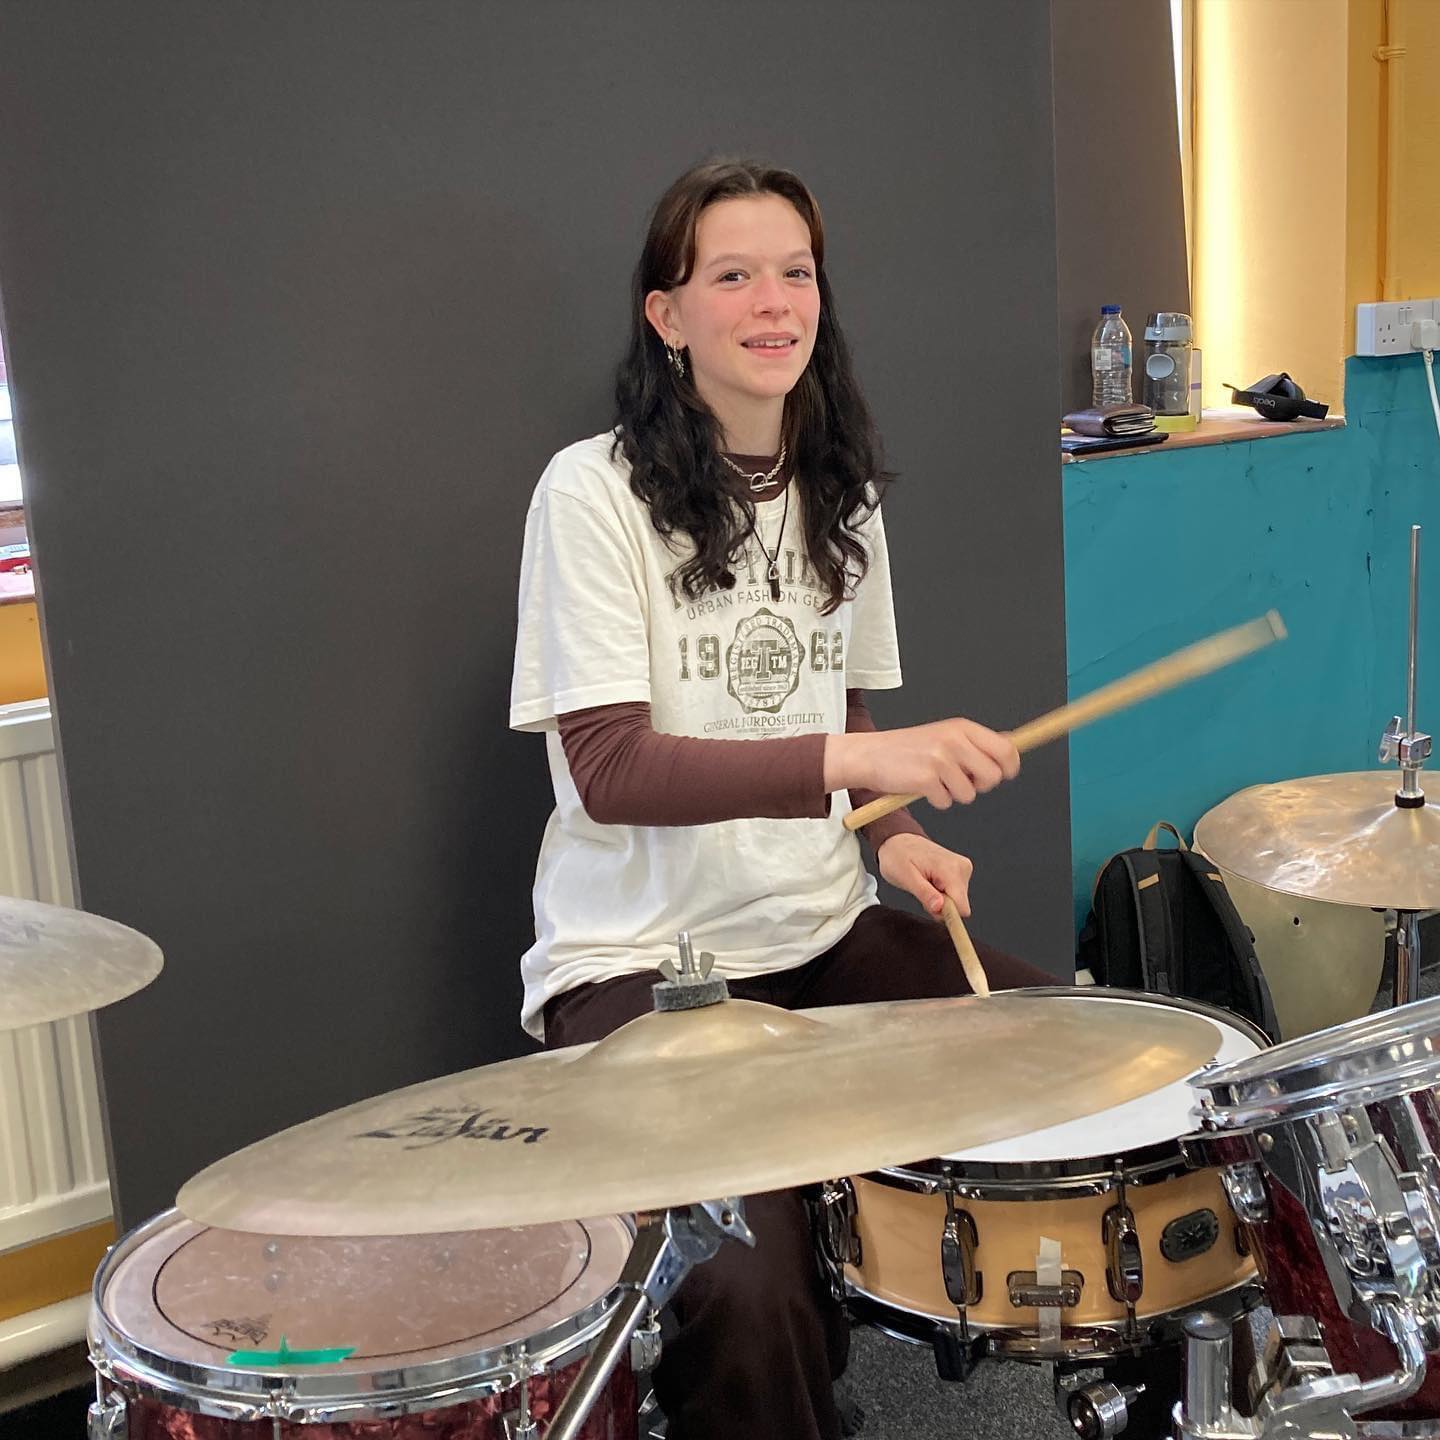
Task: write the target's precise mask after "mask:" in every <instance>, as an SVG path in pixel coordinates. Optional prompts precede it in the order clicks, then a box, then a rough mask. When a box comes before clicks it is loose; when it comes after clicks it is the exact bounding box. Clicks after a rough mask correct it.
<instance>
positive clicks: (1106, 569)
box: [1061, 356, 1440, 925]
mask: <svg viewBox="0 0 1440 1440" xmlns="http://www.w3.org/2000/svg"><path fill="white" fill-rule="evenodd" d="M1345 399H1346V417H1347V420H1348V424H1347V427H1346V428H1345V429H1343V430H1329V431H1316V432H1315V433H1313V434H1309V435H1289V436H1284V437H1279V438H1272V439H1267V440H1259V441H1252V442H1249V443H1244V444H1230V445H1212V446H1205V447H1199V448H1191V449H1184V450H1179V449H1177V450H1174V451H1168V452H1167V451H1165V450H1160V451H1157V452H1154V453H1152V454H1148V455H1133V456H1114V457H1109V458H1105V459H1096V460H1092V461H1084V462H1080V463H1075V464H1070V465H1064V466H1062V467H1061V476H1062V484H1063V490H1064V507H1065V602H1066V637H1067V645H1068V651H1069V660H1068V674H1069V690H1070V695H1071V697H1072V698H1074V697H1076V696H1079V695H1083V694H1085V693H1086V692H1087V691H1090V690H1093V689H1094V688H1095V687H1096V686H1098V685H1102V684H1104V683H1105V682H1106V681H1109V680H1114V679H1116V678H1117V677H1118V676H1120V675H1123V674H1125V673H1127V672H1128V671H1130V670H1133V669H1135V668H1136V667H1138V666H1140V665H1143V664H1146V663H1147V662H1148V661H1151V660H1154V659H1157V658H1158V657H1160V656H1162V655H1165V654H1167V653H1169V652H1170V651H1171V650H1174V649H1176V648H1178V647H1179V646H1181V645H1185V644H1188V643H1189V642H1191V641H1193V640H1198V639H1201V638H1202V637H1204V636H1205V635H1208V634H1210V633H1211V632H1213V631H1215V630H1219V629H1222V628H1223V627H1225V626H1227V625H1233V624H1237V623H1238V622H1240V621H1242V620H1247V619H1249V618H1251V617H1252V616H1254V615H1258V614H1260V613H1262V612H1263V611H1265V610H1267V609H1269V608H1271V607H1272V606H1273V607H1274V608H1275V609H1277V610H1279V611H1280V613H1281V615H1282V616H1283V617H1284V619H1285V623H1286V625H1287V626H1288V627H1289V631H1290V638H1289V639H1288V640H1287V641H1285V643H1283V644H1281V645H1276V646H1272V647H1271V648H1270V649H1269V650H1267V651H1264V652H1262V653H1261V654H1259V655H1257V656H1252V657H1250V658H1249V659H1247V660H1244V661H1242V662H1240V663H1239V664H1238V665H1236V666H1234V667H1231V668H1230V669H1227V670H1224V671H1221V672H1218V673H1217V674H1215V675H1212V676H1209V677H1207V678H1206V679H1204V680H1200V681H1196V682H1195V683H1193V684H1191V685H1188V686H1186V687H1184V688H1183V689H1180V690H1177V691H1173V692H1171V693H1170V694H1168V695H1164V696H1160V697H1158V698H1157V699H1155V700H1151V701H1149V702H1147V703H1146V704H1145V705H1143V706H1141V707H1138V708H1137V709H1134V710H1131V711H1128V712H1126V713H1124V714H1121V715H1116V716H1112V717H1110V718H1109V719H1107V720H1103V721H1100V722H1098V723H1097V724H1095V725H1093V726H1091V727H1089V728H1088V729H1086V730H1082V731H1080V732H1078V733H1077V734H1075V735H1074V736H1072V737H1071V740H1070V819H1071V845H1072V854H1073V858H1074V899H1075V914H1076V923H1077V925H1078V923H1079V922H1080V920H1081V919H1082V918H1083V916H1084V914H1085V912H1086V910H1087V909H1088V908H1089V904H1090V888H1091V886H1092V884H1093V883H1094V879H1095V874H1096V871H1097V870H1098V869H1099V867H1100V866H1101V865H1102V864H1103V863H1104V861H1105V859H1106V858H1107V857H1108V856H1109V855H1111V854H1113V853H1114V852H1115V851H1116V850H1120V849H1123V848H1125V847H1126V846H1130V845H1138V844H1139V843H1140V841H1141V840H1142V839H1143V838H1144V836H1145V832H1146V831H1147V830H1148V829H1149V828H1150V826H1151V825H1152V824H1153V823H1154V822H1155V821H1156V820H1159V819H1162V818H1163V819H1166V820H1170V821H1173V822H1174V823H1175V825H1176V826H1177V827H1179V829H1180V830H1181V833H1182V834H1184V835H1186V836H1187V838H1188V836H1189V834H1190V831H1191V830H1192V828H1193V827H1194V824H1195V821H1196V820H1197V819H1199V817H1200V816H1201V815H1202V814H1204V813H1205V811H1206V810H1208V809H1209V808H1210V807H1211V806H1212V805H1215V804H1217V803H1218V802H1219V801H1221V800H1223V799H1224V798H1225V797H1226V796H1227V795H1230V794H1233V793H1234V792H1235V791H1236V790H1239V789H1242V788H1243V787H1244V786H1247V785H1254V784H1258V783H1260V782H1262V781H1269V780H1282V779H1289V778H1291V777H1294V776H1298V775H1313V774H1323V773H1328V772H1332V771H1338V770H1364V769H1370V768H1373V767H1374V766H1375V765H1376V763H1377V762H1376V744H1377V741H1378V739H1379V736H1380V732H1381V730H1382V729H1383V728H1384V726H1385V724H1386V722H1387V721H1388V720H1389V719H1390V717H1391V715H1393V714H1395V713H1397V712H1399V711H1403V710H1404V708H1405V650H1406V621H1407V606H1408V586H1409V545H1410V537H1409V527H1410V526H1411V525H1412V524H1419V525H1423V526H1424V527H1425V531H1424V536H1423V539H1422V558H1421V619H1420V633H1421V643H1420V682H1419V695H1418V701H1417V705H1418V721H1419V726H1420V728H1421V729H1423V730H1428V731H1430V732H1431V733H1433V734H1436V735H1437V736H1440V435H1437V433H1436V426H1435V417H1434V414H1433V412H1432V411H1431V408H1430V398H1429V392H1428V390H1427V389H1426V385H1425V374H1424V369H1423V367H1422V365H1421V362H1420V359H1419V357H1418V356H1405V357H1399V358H1394V359H1389V358H1387V359H1383V360H1369V359H1351V360H1350V361H1349V362H1348V364H1347V366H1346V383H1345ZM1437 784H1440V782H1437Z"/></svg>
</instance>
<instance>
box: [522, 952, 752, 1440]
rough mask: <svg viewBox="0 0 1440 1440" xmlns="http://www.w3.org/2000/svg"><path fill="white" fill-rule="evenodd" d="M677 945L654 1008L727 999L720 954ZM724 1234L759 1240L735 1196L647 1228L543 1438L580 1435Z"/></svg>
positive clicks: (529, 1431)
mask: <svg viewBox="0 0 1440 1440" xmlns="http://www.w3.org/2000/svg"><path fill="white" fill-rule="evenodd" d="M678 944H679V949H680V964H679V966H678V967H677V966H675V965H674V964H672V963H671V962H670V961H668V960H665V961H662V962H661V964H660V971H661V974H663V975H664V977H665V978H664V979H663V980H661V981H660V982H659V983H658V984H656V985H654V986H652V987H651V989H652V992H653V996H654V1005H655V1009H656V1010H672V1011H673V1010H697V1009H701V1008H703V1007H704V1006H707V1005H719V1004H723V1003H724V1000H725V997H726V995H727V994H728V993H729V991H728V987H727V986H726V984H725V980H724V978H723V977H722V976H720V975H716V974H714V973H713V971H714V966H715V957H714V956H713V955H711V954H709V953H708V952H707V953H705V954H703V955H700V956H699V957H698V958H697V956H696V955H695V951H694V947H693V946H692V945H691V943H690V934H689V932H688V931H686V930H682V931H681V932H680V935H679V940H678ZM724 1240H739V1241H740V1242H741V1243H742V1244H745V1245H752V1246H753V1245H754V1244H755V1233H754V1231H752V1230H751V1229H750V1227H749V1226H748V1225H747V1224H746V1223H745V1206H744V1204H743V1202H742V1201H740V1200H739V1199H736V1198H734V1197H730V1198H728V1199H725V1200H702V1201H700V1202H699V1203H698V1204H695V1205H680V1206H675V1207H673V1208H671V1209H669V1210H667V1211H666V1212H665V1214H664V1217H663V1218H662V1219H659V1220H656V1221H654V1222H652V1223H651V1224H649V1225H646V1226H643V1227H642V1228H641V1230H640V1233H639V1234H638V1235H637V1236H636V1237H635V1247H634V1249H632V1250H631V1252H630V1259H629V1260H628V1261H627V1262H626V1264H625V1269H624V1270H623V1271H622V1272H621V1275H620V1286H619V1288H620V1299H619V1301H618V1302H617V1304H616V1307H615V1312H614V1314H613V1315H611V1317H610V1322H609V1324H608V1325H606V1327H605V1333H604V1334H603V1335H601V1337H600V1343H599V1344H598V1345H597V1346H596V1347H595V1349H594V1351H593V1352H592V1353H591V1355H590V1356H589V1358H588V1359H587V1360H586V1361H585V1364H584V1365H583V1366H581V1368H580V1373H579V1375H577V1376H576V1377H575V1383H574V1385H572V1386H571V1387H570V1389H569V1391H568V1392H567V1393H566V1395H565V1398H564V1400H562V1401H561V1402H560V1405H559V1406H558V1407H557V1409H556V1411H555V1416H554V1419H552V1420H551V1422H550V1425H549V1427H548V1429H547V1430H546V1431H545V1440H575V1436H576V1435H578V1434H579V1432H580V1427H581V1426H582V1425H583V1424H584V1423H585V1417H586V1416H587V1415H588V1414H589V1413H590V1408H591V1406H592V1405H594V1403H595V1401H596V1400H597V1399H599V1396H600V1392H601V1390H603V1389H604V1388H605V1382H606V1381H607V1380H608V1379H609V1378H610V1375H611V1372H612V1371H613V1370H614V1369H615V1367H616V1365H618V1364H619V1363H620V1356H621V1355H622V1354H623V1353H624V1350H625V1347H626V1346H627V1345H629V1343H630V1339H631V1336H633V1335H634V1334H635V1332H636V1331H637V1330H638V1329H639V1327H640V1325H641V1322H642V1321H643V1320H644V1319H645V1316H646V1313H647V1312H648V1311H653V1310H659V1309H660V1307H661V1306H662V1305H664V1304H665V1302H666V1301H667V1300H669V1298H670V1297H671V1296H672V1295H673V1294H674V1293H675V1291H676V1290H677V1289H678V1288H679V1285H680V1282H681V1281H682V1280H683V1279H684V1278H685V1277H686V1276H687V1275H688V1274H689V1273H690V1272H691V1270H693V1269H694V1268H695V1266H697V1265H700V1264H703V1263H704V1262H705V1261H706V1260H708V1259H710V1257H711V1256H712V1255H714V1254H715V1252H716V1251H717V1250H719V1248H720V1244H721V1242H722V1241H724ZM538 1437H539V1430H538V1429H537V1427H536V1426H535V1424H534V1422H533V1421H528V1420H527V1421H526V1422H525V1423H524V1424H523V1425H521V1426H518V1427H513V1428H512V1432H511V1436H510V1440H538Z"/></svg>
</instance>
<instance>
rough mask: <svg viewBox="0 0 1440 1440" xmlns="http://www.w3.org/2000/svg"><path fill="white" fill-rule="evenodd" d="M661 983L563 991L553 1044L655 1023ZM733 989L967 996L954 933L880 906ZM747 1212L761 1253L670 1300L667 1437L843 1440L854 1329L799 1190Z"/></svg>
mask: <svg viewBox="0 0 1440 1440" xmlns="http://www.w3.org/2000/svg"><path fill="white" fill-rule="evenodd" d="M976 949H977V950H978V951H979V952H980V958H981V960H982V961H983V962H984V965H985V973H986V975H987V977H988V979H989V981H990V986H991V989H994V990H1008V989H1012V988H1014V987H1016V986H1020V985H1053V984H1055V983H1056V980H1055V977H1054V976H1053V975H1049V974H1046V973H1045V972H1044V971H1043V970H1038V969H1036V968H1035V966H1033V965H1028V964H1026V963H1025V961H1023V960H1017V959H1016V958H1015V957H1014V956H1013V955H1006V954H1004V953H1003V952H1001V951H998V950H993V949H991V948H989V947H988V946H985V945H982V944H978V943H977V945H976ZM659 978H660V976H659V974H658V973H657V972H656V971H653V970H649V971H645V972H644V973H642V974H637V975H622V976H620V977H618V978H617V979H614V980H604V981H601V982H600V983H599V984H595V985H580V986H577V987H576V988H575V989H574V990H569V991H566V992H565V993H564V994H563V995H557V996H556V997H555V998H554V999H553V1000H551V1001H550V1003H549V1004H548V1005H547V1006H546V1007H545V1043H546V1045H547V1046H548V1047H554V1046H560V1045H578V1044H581V1043H583V1042H584V1041H587V1040H599V1039H601V1038H602V1037H603V1036H605V1035H608V1034H609V1033H610V1032H611V1031H612V1030H614V1029H616V1028H618V1027H619V1026H621V1025H623V1024H625V1022H626V1021H628V1020H633V1019H635V1017H636V1016H638V1015H643V1014H645V1013H646V1012H647V1011H649V1010H650V1008H651V995H650V987H651V986H652V985H653V984H654V983H655V982H656V981H657V980H658V979H659ZM730 993H731V994H732V995H734V996H735V997H736V998H737V999H741V1000H760V1001H764V1002H766V1003H767V1004H770V1005H779V1006H782V1007H784V1008H785V1009H787V1010H801V1009H806V1008H809V1007H814V1006H820V1005H854V1004H861V1003H864V1002H866V1001H872V1000H925V999H931V998H935V997H940V996H945V995H968V994H969V993H970V986H969V984H968V983H967V982H966V979H965V972H964V971H963V970H962V969H961V967H960V962H959V960H958V959H956V956H955V950H954V948H953V946H952V945H951V943H950V937H949V934H948V933H947V932H946V930H945V927H944V926H943V925H941V924H939V923H938V922H937V921H934V920H930V919H927V918H926V917H924V916H921V915H913V914H910V913H908V912H906V911H903V910H893V909H890V908H889V907H888V906H883V905H876V906H872V907H871V908H870V909H868V910H865V911H862V912H861V914H860V916H859V917H858V918H857V919H856V921H855V924H854V925H853V926H852V927H851V929H850V932H849V933H848V934H847V935H846V936H845V937H844V938H843V939H842V940H840V941H839V943H838V944H836V945H834V946H832V947H831V948H830V949H829V950H827V951H826V952H825V953H824V954H823V955H820V956H817V957H816V958H815V959H814V960H812V961H810V962H809V964H807V965H802V966H800V967H799V968H798V969H795V970H783V971H780V972H779V973H777V974H773V975H761V976H758V977H756V978H754V979H747V980H732V981H731V982H730ZM707 1198H708V1197H707ZM745 1215H746V1219H747V1220H748V1221H749V1223H750V1228H751V1229H752V1230H754V1232H755V1237H756V1244H755V1248H754V1249H753V1250H750V1249H747V1248H746V1247H745V1246H743V1245H737V1244H733V1243H727V1244H725V1245H723V1246H722V1247H721V1249H720V1252H719V1253H718V1254H717V1255H716V1256H715V1258H714V1259H713V1260H710V1261H708V1262H707V1263H706V1264H704V1265H700V1266H698V1267H697V1268H696V1269H695V1270H693V1271H692V1272H691V1274H690V1275H689V1276H688V1278H687V1279H686V1280H685V1283H684V1284H683V1285H682V1286H681V1288H680V1291H679V1293H678V1294H677V1295H676V1296H675V1299H674V1300H673V1301H672V1302H671V1309H672V1310H673V1312H674V1315H675V1319H676V1321H677V1324H678V1333H677V1334H676V1336H675V1337H674V1338H673V1339H667V1341H666V1344H665V1349H664V1352H663V1354H662V1356H661V1360H660V1364H659V1367H658V1368H657V1370H656V1372H655V1390H656V1395H657V1397H658V1399H659V1401H660V1405H661V1408H662V1409H663V1410H664V1411H665V1414H666V1416H667V1417H668V1418H669V1421H670V1429H669V1432H668V1433H669V1436H670V1440H736V1437H738V1436H744V1437H745V1440H838V1436H839V1434H840V1420H839V1416H838V1415H837V1413H836V1410H835V1400H834V1395H833V1391H832V1387H833V1384H834V1381H835V1379H836V1378H837V1377H838V1376H839V1375H840V1373H841V1372H842V1371H843V1370H844V1368H845V1361H846V1359H847V1357H848V1353H849V1348H850V1333H849V1327H848V1324H847V1322H846V1319H845V1316H844V1314H843V1312H842V1311H841V1309H840V1307H839V1306H838V1305H837V1304H836V1303H835V1301H834V1300H832V1299H831V1297H830V1294H829V1291H828V1289H827V1288H826V1286H825V1285H824V1283H823V1282H822V1280H821V1278H820V1273H819V1268H818V1266H817V1264H816V1261H815V1252H814V1246H813V1243H812V1239H811V1229H810V1219H809V1214H808V1212H807V1209H806V1206H805V1202H804V1199H803V1198H802V1195H801V1192H799V1191H798V1190H781V1191H776V1192H773V1193H771V1194H768V1195H751V1196H748V1197H747V1198H746V1201H745Z"/></svg>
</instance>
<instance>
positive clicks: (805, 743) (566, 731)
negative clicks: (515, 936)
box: [558, 690, 925, 850]
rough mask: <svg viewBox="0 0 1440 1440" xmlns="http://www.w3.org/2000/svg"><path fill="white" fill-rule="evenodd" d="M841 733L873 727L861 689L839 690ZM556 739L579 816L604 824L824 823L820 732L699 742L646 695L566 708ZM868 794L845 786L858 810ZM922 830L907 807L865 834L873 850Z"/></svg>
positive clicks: (827, 801) (827, 808)
mask: <svg viewBox="0 0 1440 1440" xmlns="http://www.w3.org/2000/svg"><path fill="white" fill-rule="evenodd" d="M845 700H846V706H845V729H846V731H847V732H850V733H855V732H858V731H873V730H874V729H875V721H874V720H873V719H872V718H871V715H870V709H869V707H868V706H867V705H866V703H865V695H864V692H863V691H860V690H847V691H846V692H845ZM558 725H559V730H560V743H561V745H562V746H563V747H564V750H565V760H566V762H567V764H568V765H569V766H570V775H571V778H572V779H573V780H574V781H575V789H576V791H577V792H578V794H579V796H580V803H581V804H582V805H584V807H585V813H586V814H587V815H589V817H590V818H591V819H592V820H595V821H597V822H598V823H600V824H602V825H710V824H713V823H715V822H716V821H720V820H739V819H744V818H749V817H757V816H758V817H764V818H769V819H779V820H795V819H821V818H823V817H824V816H825V815H828V814H829V813H830V797H829V796H828V795H827V794H826V793H825V778H824V770H825V736H824V735H823V734H814V735H795V736H792V737H789V738H787V739H783V740H706V739H696V738H692V737H691V736H688V735H664V734H661V733H659V732H658V731H656V730H655V729H654V728H653V727H652V726H651V723H650V707H649V705H647V704H645V703H644V702H643V701H634V702H627V703H624V704H618V705H596V706H594V707H592V708H591V709H588V710H572V711H571V712H570V713H569V714H566V715H561V716H560V717H559V721H558ZM875 798H876V792H875V791H873V790H860V789H855V790H851V791H850V803H851V804H852V805H854V806H856V807H857V808H858V807H859V806H861V805H864V804H865V803H866V802H867V801H869V800H873V799H875ZM902 832H904V833H909V834H915V835H923V834H924V833H925V832H924V830H923V829H922V828H921V826H920V824H919V823H918V822H917V821H916V820H915V818H914V817H913V816H912V815H911V814H910V812H909V811H908V810H897V811H896V812H895V813H894V814H893V815H887V816H885V817H884V818H883V819H880V820H876V821H874V822H873V823H872V824H870V825H867V826H866V827H865V832H864V833H865V835H866V837H867V838H868V839H869V841H870V843H871V844H872V845H873V846H874V847H875V849H876V850H878V849H879V848H880V846H881V845H882V844H883V843H884V842H885V841H886V840H888V839H889V838H890V837H891V836H892V835H898V834H900V833H902Z"/></svg>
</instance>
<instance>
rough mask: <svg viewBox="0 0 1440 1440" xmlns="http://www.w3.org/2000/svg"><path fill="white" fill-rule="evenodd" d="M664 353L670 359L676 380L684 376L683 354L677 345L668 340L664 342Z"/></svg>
mask: <svg viewBox="0 0 1440 1440" xmlns="http://www.w3.org/2000/svg"><path fill="white" fill-rule="evenodd" d="M665 354H666V355H667V356H668V357H669V359H670V368H671V369H672V370H673V371H674V372H675V378H676V379H677V380H683V379H684V378H685V356H684V355H683V354H682V353H681V351H680V348H679V346H677V345H672V344H671V343H670V342H669V341H668V340H667V341H666V342H665Z"/></svg>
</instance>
